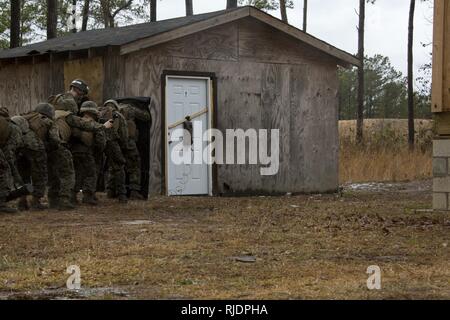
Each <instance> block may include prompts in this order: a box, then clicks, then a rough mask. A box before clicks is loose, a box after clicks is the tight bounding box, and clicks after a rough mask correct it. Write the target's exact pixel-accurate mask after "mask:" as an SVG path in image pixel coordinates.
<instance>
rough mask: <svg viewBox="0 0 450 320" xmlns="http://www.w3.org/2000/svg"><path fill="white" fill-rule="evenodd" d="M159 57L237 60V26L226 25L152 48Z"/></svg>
mask: <svg viewBox="0 0 450 320" xmlns="http://www.w3.org/2000/svg"><path fill="white" fill-rule="evenodd" d="M153 52H154V54H156V55H160V56H171V57H179V58H198V59H209V60H227V61H237V60H238V26H237V24H236V23H228V24H225V25H222V26H219V27H215V28H212V29H209V30H205V31H203V32H199V33H195V34H193V35H189V36H186V37H183V38H180V39H176V40H173V41H170V42H168V43H163V44H160V45H158V46H155V47H154V48H153Z"/></svg>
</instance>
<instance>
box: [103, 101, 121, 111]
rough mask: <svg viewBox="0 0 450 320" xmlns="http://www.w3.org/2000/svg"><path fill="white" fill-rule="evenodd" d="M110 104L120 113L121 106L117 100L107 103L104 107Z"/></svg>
mask: <svg viewBox="0 0 450 320" xmlns="http://www.w3.org/2000/svg"><path fill="white" fill-rule="evenodd" d="M108 104H112V106H113V108H114V110H116V111H119V109H120V106H119V104H118V103H117V101H116V100H112V99H111V100H108V101H105V103H104V104H103V106H104V107H106V105H108Z"/></svg>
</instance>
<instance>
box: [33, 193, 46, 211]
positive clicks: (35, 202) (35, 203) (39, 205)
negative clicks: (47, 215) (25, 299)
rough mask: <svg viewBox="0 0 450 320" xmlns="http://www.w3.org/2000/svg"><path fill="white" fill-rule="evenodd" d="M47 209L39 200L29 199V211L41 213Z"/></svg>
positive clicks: (35, 198)
mask: <svg viewBox="0 0 450 320" xmlns="http://www.w3.org/2000/svg"><path fill="white" fill-rule="evenodd" d="M45 209H48V207H47V206H46V205H45V204H43V203H42V202H41V198H38V197H34V196H33V198H32V199H31V210H33V211H41V210H45Z"/></svg>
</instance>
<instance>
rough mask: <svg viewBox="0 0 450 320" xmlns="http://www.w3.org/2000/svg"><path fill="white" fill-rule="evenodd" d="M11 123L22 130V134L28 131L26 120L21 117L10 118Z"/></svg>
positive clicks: (28, 126)
mask: <svg viewBox="0 0 450 320" xmlns="http://www.w3.org/2000/svg"><path fill="white" fill-rule="evenodd" d="M11 121H12V122H14V123H15V124H16V125H17V126H18V127H19V128H20V130H22V133H26V132H28V131H30V125H29V124H28V121H27V119H25V118H24V117H22V116H14V117H12V118H11Z"/></svg>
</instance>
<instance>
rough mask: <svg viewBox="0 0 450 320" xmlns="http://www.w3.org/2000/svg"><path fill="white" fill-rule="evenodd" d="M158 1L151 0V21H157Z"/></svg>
mask: <svg viewBox="0 0 450 320" xmlns="http://www.w3.org/2000/svg"><path fill="white" fill-rule="evenodd" d="M156 2H157V0H150V21H151V22H155V21H156V20H157V18H156V13H157V12H156Z"/></svg>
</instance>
